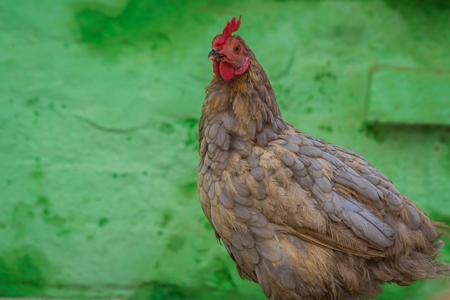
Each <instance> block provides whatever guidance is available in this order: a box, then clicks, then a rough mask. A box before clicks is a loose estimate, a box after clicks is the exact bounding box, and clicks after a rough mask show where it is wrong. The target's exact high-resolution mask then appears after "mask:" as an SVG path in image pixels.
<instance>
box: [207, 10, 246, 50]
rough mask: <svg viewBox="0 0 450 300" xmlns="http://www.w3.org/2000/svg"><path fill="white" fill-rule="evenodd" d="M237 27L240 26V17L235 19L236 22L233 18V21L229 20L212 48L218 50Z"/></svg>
mask: <svg viewBox="0 0 450 300" xmlns="http://www.w3.org/2000/svg"><path fill="white" fill-rule="evenodd" d="M239 26H241V17H240V16H239V19H237V21H236V18H235V17H233V19H231V21H228V22H227V25H225V28H224V29H223V31H222V36H221V37H220V39H218V40H217V41H216V42H215V43H214V45H213V47H214V48H218V47H220V46H222V45H223V44H224V43H225V41H226V40H227V39H228V38H229V37H230V36H231V34H232V33H233V32H235V31H237V30H238V29H239Z"/></svg>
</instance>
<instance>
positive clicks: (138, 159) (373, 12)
mask: <svg viewBox="0 0 450 300" xmlns="http://www.w3.org/2000/svg"><path fill="white" fill-rule="evenodd" d="M186 3H189V4H186ZM238 15H242V28H241V29H240V31H239V34H240V35H241V36H242V37H243V38H244V39H245V40H246V42H247V43H248V45H249V46H250V47H251V48H252V49H253V50H254V52H255V53H256V55H257V57H258V59H259V60H260V62H261V63H262V65H263V66H264V67H265V70H266V71H267V73H268V75H269V77H270V79H271V81H272V84H273V87H274V89H275V91H276V94H277V96H278V99H279V103H280V107H281V110H282V113H283V116H284V118H285V119H286V120H287V121H288V122H290V123H291V124H293V125H295V126H297V127H298V128H301V129H302V130H304V131H306V132H307V133H309V134H312V135H314V136H317V137H320V138H323V139H326V140H328V141H330V142H333V143H336V144H338V145H340V146H343V147H346V148H349V149H351V150H353V151H355V152H357V153H359V154H361V155H362V156H364V157H366V158H367V159H368V160H369V161H370V162H371V163H372V164H374V165H375V166H376V167H377V168H378V169H380V170H381V171H382V172H384V173H385V174H387V175H388V176H389V177H390V178H391V179H392V180H393V181H394V183H395V184H396V186H397V188H398V189H399V190H400V191H401V192H403V193H404V194H405V195H406V196H408V197H410V198H411V199H412V200H413V201H414V202H416V203H417V204H418V205H420V206H421V207H422V208H423V209H424V210H425V211H426V212H427V213H428V214H429V215H430V216H431V217H432V218H434V219H436V220H438V221H442V222H446V223H448V224H450V127H448V126H449V124H450V114H449V113H448V112H449V107H450V95H449V89H448V87H449V86H450V79H449V78H450V76H449V70H450V58H449V57H450V56H449V53H450V23H449V22H448V20H450V3H449V2H448V1H447V0H441V1H438V0H435V1H431V0H424V1H420V0H385V1H383V0H373V1H372V0H371V1H337V0H335V1H333V0H328V1H325V0H324V1H320V0H317V1H312V0H310V1H307V0H304V1H248V2H245V3H244V2H243V1H231V2H228V4H225V2H224V1H220V2H219V1H207V0H203V1H196V2H194V1H190V2H187V1H186V2H185V1H156V0H155V1H152V0H129V1H125V0H115V1H112V0H64V1H62V0H58V1H56V0H39V1H31V0H19V1H15V0H3V1H1V2H0V105H1V108H0V166H1V169H2V172H1V174H0V191H1V193H0V197H1V198H0V203H1V207H0V296H3V297H39V296H42V297H43V296H45V297H75V298H92V297H131V298H134V299H205V300H206V299H264V298H263V295H262V293H261V292H260V290H259V287H258V286H256V285H254V284H253V283H250V282H247V281H242V280H241V279H240V278H239V276H238V275H237V273H236V271H235V268H234V265H233V263H232V262H231V260H230V259H229V257H228V255H227V254H226V251H225V250H224V248H223V246H220V245H218V244H217V242H216V241H215V238H214V234H213V232H212V229H211V228H210V226H209V224H208V223H207V221H206V219H205V218H204V216H203V214H202V212H201V209H200V205H199V203H198V196H197V190H196V176H197V153H196V148H197V120H198V118H199V116H200V115H199V114H200V108H201V105H202V103H203V98H204V87H205V86H206V85H207V84H208V82H209V80H210V79H211V77H212V67H211V63H210V62H209V61H208V60H207V54H208V52H209V51H210V47H211V46H210V45H211V44H210V43H211V39H212V38H213V37H214V36H215V35H216V34H218V33H220V32H221V30H222V28H223V26H224V24H225V22H226V21H228V20H229V19H230V18H231V17H232V16H238ZM405 78H406V79H405ZM422 78H426V79H424V80H422ZM430 78H431V79H430ZM422 82H428V84H422V86H423V87H422V88H416V87H417V84H418V83H422ZM403 83H404V84H403ZM416 83H417V84H416ZM411 88H414V89H413V90H412V89H411ZM412 91H413V92H412ZM390 99H392V101H393V102H391V100H390ZM409 99H414V101H412V100H411V101H409ZM392 103H395V105H393V104H392ZM416 105H419V106H416ZM411 107H413V108H416V107H420V109H408V108H411ZM404 108H406V109H404ZM428 109H429V110H430V111H429V112H428V113H425V110H427V111H428ZM380 110H381V112H380ZM422 112H423V114H422ZM436 112H438V114H439V117H433V116H435V115H436ZM433 113H434V115H433ZM430 114H431V117H430ZM387 115H389V117H388V118H387V117H386V118H384V116H387ZM430 120H431V121H430ZM430 123H432V124H433V125H427V124H430ZM447 244H448V246H447V247H446V248H445V249H444V251H443V256H444V258H445V259H446V260H447V261H450V240H449V241H448V242H447ZM448 285H449V284H448V281H447V282H445V281H442V280H441V281H433V282H419V283H417V284H414V285H413V287H410V288H400V287H397V286H394V285H390V286H386V288H385V293H384V294H383V295H382V296H381V297H379V299H414V300H416V299H429V297H432V296H434V295H435V294H436V293H439V292H442V291H443V290H445V289H447V290H449V286H448Z"/></svg>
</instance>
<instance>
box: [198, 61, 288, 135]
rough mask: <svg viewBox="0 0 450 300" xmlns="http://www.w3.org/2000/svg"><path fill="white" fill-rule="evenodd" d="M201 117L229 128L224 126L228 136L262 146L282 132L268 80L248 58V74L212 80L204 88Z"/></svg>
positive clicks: (278, 112) (255, 63) (282, 127)
mask: <svg viewBox="0 0 450 300" xmlns="http://www.w3.org/2000/svg"><path fill="white" fill-rule="evenodd" d="M202 115H203V118H206V119H211V121H213V120H215V121H216V122H222V123H226V124H227V125H229V126H225V127H228V128H227V129H228V131H229V134H232V135H236V136H239V137H242V138H244V137H247V138H248V139H251V140H257V141H259V142H261V143H262V144H267V142H269V141H270V140H272V139H274V138H275V136H277V135H278V134H279V133H280V132H281V131H282V130H284V128H285V124H284V122H283V121H282V120H281V113H280V109H279V107H278V104H277V102H276V99H275V94H274V92H273V89H272V86H271V85H270V82H269V79H268V78H267V75H266V73H265V72H264V70H263V68H262V67H261V65H260V64H259V63H258V61H257V60H256V59H255V58H254V57H251V62H250V66H249V68H248V71H247V72H245V73H244V74H242V75H239V76H236V78H235V79H233V80H231V81H229V82H226V81H224V80H223V79H221V78H217V77H215V78H213V80H212V81H211V83H210V85H209V86H208V88H207V92H206V99H205V102H204V104H203V108H202ZM224 118H226V119H227V120H225V122H224V120H223V119H224ZM231 123H234V124H231ZM269 132H270V134H269ZM261 133H263V134H261ZM258 136H259V138H258Z"/></svg>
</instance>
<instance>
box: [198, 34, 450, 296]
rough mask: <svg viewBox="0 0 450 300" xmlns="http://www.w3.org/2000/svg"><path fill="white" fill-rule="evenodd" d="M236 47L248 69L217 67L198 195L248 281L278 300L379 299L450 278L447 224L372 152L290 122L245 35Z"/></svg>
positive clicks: (203, 124)
mask: <svg viewBox="0 0 450 300" xmlns="http://www.w3.org/2000/svg"><path fill="white" fill-rule="evenodd" d="M217 38H218V37H216V38H215V41H217ZM219 38H220V36H219ZM228 42H229V43H232V46H233V45H234V44H233V43H236V42H237V43H239V44H240V45H241V46H242V47H244V48H245V59H242V64H244V63H246V64H247V68H244V69H245V71H244V72H242V73H239V72H241V71H242V68H241V69H239V72H236V73H235V76H233V77H232V78H231V79H230V78H229V77H227V76H221V74H222V73H221V72H222V69H223V68H225V67H228V66H225V67H223V66H220V67H217V66H215V68H214V71H215V74H216V75H215V76H214V78H213V79H212V81H211V83H210V85H209V86H208V88H207V93H206V98H205V102H204V104H203V107H202V117H201V120H200V124H199V155H200V163H199V178H198V189H199V195H200V201H201V206H202V209H203V212H204V213H205V215H206V217H207V218H208V220H209V222H210V223H211V226H212V227H213V229H214V231H215V233H216V237H217V238H219V239H221V240H222V241H223V243H224V245H225V247H226V249H227V250H228V252H229V254H230V256H231V258H232V259H233V260H234V261H235V262H236V266H237V270H238V272H239V274H240V275H241V277H242V278H245V279H248V280H252V281H254V282H256V283H258V284H259V285H260V286H261V288H262V290H263V292H264V294H265V295H266V296H267V297H268V298H270V299H272V300H275V299H277V300H278V299H311V300H312V299H366V298H372V297H375V296H376V295H377V294H379V293H380V292H381V288H380V287H381V285H382V284H383V283H385V282H392V283H397V284H399V285H409V284H411V283H412V282H414V281H416V280H418V279H421V278H433V277H435V276H438V275H443V274H447V273H448V272H449V271H450V268H449V266H448V265H446V264H444V263H442V262H437V261H435V259H436V258H437V256H438V253H439V249H440V248H441V247H442V246H443V243H442V242H441V241H438V233H437V230H436V226H437V224H436V223H434V222H432V221H430V219H429V218H428V217H427V216H426V214H425V213H424V212H423V211H422V210H420V209H419V208H418V207H417V206H416V205H415V204H414V203H412V202H411V201H410V200H409V199H407V198H406V197H404V196H402V195H401V194H400V193H399V192H398V191H397V190H396V189H395V187H394V186H393V184H392V182H391V181H390V180H389V179H388V178H387V177H386V176H385V175H383V174H382V173H380V172H379V171H377V170H376V169H375V168H373V167H372V166H371V165H370V164H369V163H368V162H367V161H366V160H364V159H363V158H362V157H360V156H358V155H357V154H355V153H352V152H350V151H348V150H345V149H343V148H340V147H338V146H335V145H332V144H330V143H326V142H324V141H322V140H320V139H316V138H313V137H311V136H308V135H307V134H305V133H303V132H301V131H299V130H297V129H295V128H293V127H292V126H291V125H289V124H288V123H286V122H285V121H283V119H282V118H281V114H280V110H279V108H278V105H277V103H276V99H275V94H274V92H273V90H272V87H271V85H270V82H269V80H268V78H267V76H266V74H265V72H264V70H263V68H262V67H261V65H260V64H259V63H258V61H257V60H256V58H255V56H254V54H253V52H252V51H251V50H250V49H249V48H248V46H247V45H246V44H245V43H244V41H243V40H242V39H241V38H240V37H238V36H236V35H234V36H230V37H228V38H227V39H226V43H228ZM214 45H215V44H214V41H213V51H214V52H215V53H213V54H214V57H213V60H214V61H215V62H219V63H220V62H221V61H222V59H223V55H225V56H226V54H224V53H223V52H221V50H223V49H222V48H221V47H216V48H220V49H214ZM233 47H235V46H233ZM233 49H234V50H236V48H233ZM242 51H244V50H242ZM218 53H219V54H218ZM210 55H211V53H210ZM247 58H248V59H247ZM218 70H219V71H218ZM225 71H226V70H225Z"/></svg>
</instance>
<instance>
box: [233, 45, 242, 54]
mask: <svg viewBox="0 0 450 300" xmlns="http://www.w3.org/2000/svg"><path fill="white" fill-rule="evenodd" d="M233 51H234V53H239V52H240V51H241V46H240V45H236V46H234V49H233Z"/></svg>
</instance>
